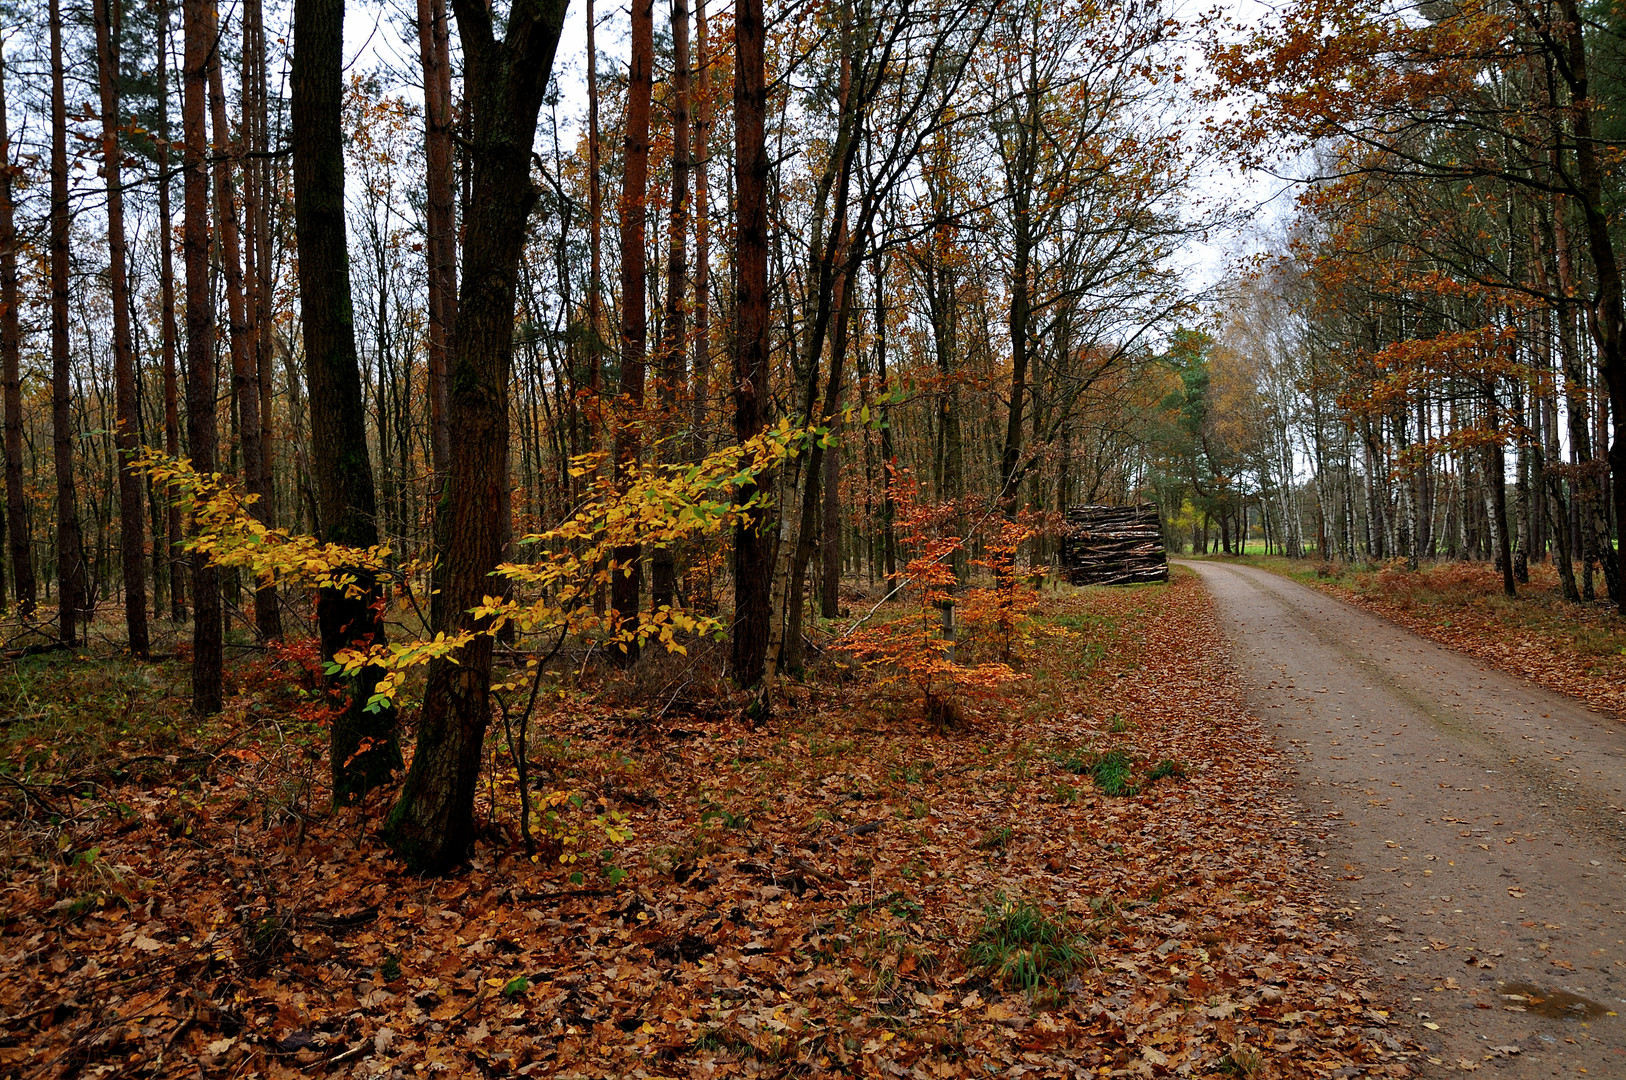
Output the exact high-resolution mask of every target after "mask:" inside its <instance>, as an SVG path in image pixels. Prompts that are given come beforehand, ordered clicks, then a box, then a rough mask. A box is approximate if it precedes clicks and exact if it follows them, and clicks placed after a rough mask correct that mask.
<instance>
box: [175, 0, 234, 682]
mask: <svg viewBox="0 0 1626 1080" xmlns="http://www.w3.org/2000/svg"><path fill="white" fill-rule="evenodd" d="M209 11H210V8H209V6H208V0H184V2H183V4H182V7H181V18H182V25H183V33H184V37H185V50H184V59H183V61H182V67H181V137H182V141H183V144H184V146H185V153H184V154H183V156H182V167H183V170H184V177H185V178H184V181H183V191H184V194H185V206H186V225H185V231H184V233H183V236H182V255H183V258H184V260H185V263H186V365H187V366H186V436H187V439H186V441H187V444H188V446H189V449H190V450H191V458H192V465H193V467H194V468H196V469H197V470H198V471H199V472H201V473H211V472H213V471H214V470H215V313H214V306H213V304H214V297H213V296H212V295H211V290H210V288H209V284H210V283H209V176H208V173H207V171H206V169H207V165H206V164H205V162H204V157H205V150H206V148H207V147H208V132H207V130H206V127H205V114H206V112H207V110H208V103H207V94H208V65H209V56H210V54H211V53H212V52H213V51H214V48H215V44H216V42H215V40H214V35H213V34H212V33H210V30H209V27H210V25H211V24H212V23H213V21H214V20H213V19H212V18H211V17H210V15H209ZM191 558H192V709H193V711H195V712H199V713H206V714H207V713H215V712H219V711H220V705H221V696H222V693H223V688H222V686H221V680H222V672H221V666H222V663H223V654H224V642H223V633H224V627H223V625H222V620H223V613H222V611H221V603H220V581H219V575H218V574H217V573H216V571H215V568H214V567H213V566H211V565H210V564H209V559H208V557H207V556H205V555H204V554H202V553H201V552H197V551H194V552H193V553H192V557H191Z"/></svg>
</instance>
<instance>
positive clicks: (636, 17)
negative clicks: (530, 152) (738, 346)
mask: <svg viewBox="0 0 1626 1080" xmlns="http://www.w3.org/2000/svg"><path fill="white" fill-rule="evenodd" d="M654 35H655V0H633V3H632V62H631V65H630V67H629V68H628V70H627V133H626V149H625V170H624V172H623V174H622V182H621V388H620V394H619V398H620V400H619V401H618V403H617V404H618V406H619V408H618V411H619V413H620V414H621V415H620V421H619V422H618V423H617V424H616V428H615V471H616V479H617V481H618V482H619V481H620V480H621V479H622V478H623V477H624V476H625V475H626V474H627V473H628V472H629V471H630V470H631V469H632V468H634V467H635V466H636V465H637V463H638V455H639V452H640V451H641V449H642V445H643V439H642V425H643V420H644V417H643V415H642V413H643V406H644V369H645V367H646V364H645V354H646V335H647V333H648V330H647V322H648V318H647V292H648V288H647V282H645V280H644V276H645V251H644V219H645V208H644V199H645V196H646V194H647V191H648V182H649V102H650V96H651V93H652V89H653V82H652V76H653V68H654V63H655V44H654ZM642 553H643V552H642V548H641V547H640V546H639V545H637V544H627V545H623V546H621V547H618V548H616V549H615V552H614V555H613V556H612V562H613V563H614V564H615V565H614V576H613V577H612V578H611V580H610V610H611V622H612V624H614V625H617V626H620V627H629V626H635V625H636V624H637V621H638V601H639V595H640V593H641V592H642V585H643V580H642V577H643V572H642V569H641V567H640V566H639V561H640V559H641V557H642ZM637 658H638V645H637V642H635V641H629V642H627V644H626V646H625V652H624V653H622V659H623V661H624V662H625V663H628V664H630V663H632V662H633V661H634V660H636V659H637Z"/></svg>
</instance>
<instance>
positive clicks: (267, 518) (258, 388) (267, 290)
mask: <svg viewBox="0 0 1626 1080" xmlns="http://www.w3.org/2000/svg"><path fill="white" fill-rule="evenodd" d="M242 70H243V74H242V85H243V92H242V98H243V123H242V134H241V136H240V138H241V140H242V142H241V146H242V147H243V149H244V151H245V153H243V154H241V155H240V160H241V162H242V168H243V221H244V229H243V236H244V244H243V252H244V254H243V271H244V279H245V286H246V287H245V295H244V301H245V305H246V312H245V316H246V321H247V324H248V331H249V341H248V366H249V370H251V371H252V372H253V373H254V386H253V387H251V388H249V389H250V390H251V391H253V392H256V393H257V396H258V399H259V400H258V402H257V405H258V408H257V409H256V410H255V411H256V413H257V414H258V416H259V421H260V430H259V457H260V468H259V473H258V475H257V476H253V477H250V478H249V490H250V491H252V492H254V493H255V494H256V495H258V496H259V502H258V503H257V505H256V509H257V512H258V516H259V520H260V521H263V522H264V523H265V524H266V525H275V524H276V520H277V513H276V511H277V507H276V486H275V483H274V473H275V470H274V468H273V457H274V455H273V448H274V446H275V442H274V436H273V430H272V422H271V420H272V417H271V410H272V405H273V401H274V396H273V394H272V379H271V376H272V371H273V367H274V365H273V359H274V357H273V349H272V340H271V331H272V321H273V308H274V307H275V287H274V283H273V280H272V250H271V213H270V207H269V205H268V204H269V202H270V199H271V164H270V156H269V154H270V142H271V135H270V117H269V115H268V108H267V102H266V85H265V83H266V71H265V21H264V16H263V12H262V10H261V3H260V0H244V2H243V69H242ZM255 616H256V620H257V622H258V629H259V632H260V636H261V637H262V638H265V639H266V640H274V639H280V638H281V637H282V609H281V606H280V604H279V601H278V599H277V591H276V585H275V584H270V585H267V586H266V587H265V588H263V589H261V590H260V591H259V594H258V595H257V596H256V597H255Z"/></svg>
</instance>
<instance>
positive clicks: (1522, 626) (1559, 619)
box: [1241, 555, 1626, 720]
mask: <svg viewBox="0 0 1626 1080" xmlns="http://www.w3.org/2000/svg"><path fill="white" fill-rule="evenodd" d="M1241 561H1244V562H1246V563H1248V564H1250V565H1254V566H1260V567H1263V568H1265V569H1267V570H1271V571H1274V572H1275V573H1279V574H1286V575H1287V576H1288V577H1291V578H1293V579H1294V580H1296V581H1300V582H1303V583H1304V584H1306V585H1313V586H1315V587H1316V588H1318V589H1322V590H1323V591H1325V592H1328V593H1331V594H1332V595H1334V596H1336V597H1338V598H1339V599H1341V600H1347V601H1349V602H1350V603H1352V604H1354V605H1356V606H1357V607H1361V608H1364V609H1366V610H1367V611H1371V612H1373V613H1374V614H1377V615H1381V616H1383V617H1384V618H1386V619H1389V620H1391V621H1393V622H1397V623H1399V624H1400V625H1401V626H1404V627H1405V628H1406V629H1408V630H1410V631H1412V632H1413V633H1415V634H1419V635H1421V636H1422V637H1425V638H1428V639H1430V640H1432V641H1437V642H1439V643H1440V644H1441V645H1444V646H1446V647H1447V648H1449V649H1455V650H1456V651H1458V652H1463V653H1467V654H1468V655H1469V656H1472V657H1475V658H1476V659H1478V660H1481V661H1483V662H1485V663H1487V664H1490V665H1491V666H1492V667H1495V668H1499V669H1500V670H1502V671H1505V672H1507V673H1509V674H1511V675H1517V676H1518V677H1520V678H1522V679H1529V680H1530V681H1531V682H1534V683H1536V684H1538V685H1540V686H1544V687H1546V688H1547V689H1549V690H1552V691H1555V692H1557V693H1560V694H1567V695H1569V696H1571V697H1575V698H1579V699H1580V700H1581V701H1584V702H1586V703H1587V704H1588V705H1589V706H1591V707H1592V708H1594V709H1597V710H1598V711H1600V712H1602V713H1604V714H1606V715H1608V716H1613V717H1615V718H1616V719H1620V720H1626V620H1623V619H1621V618H1620V616H1619V615H1618V614H1617V613H1616V612H1615V609H1614V605H1612V604H1610V603H1609V599H1608V595H1607V593H1606V592H1605V590H1604V586H1603V577H1602V575H1601V574H1600V575H1598V579H1597V582H1596V585H1597V589H1598V592H1599V593H1600V598H1599V599H1598V600H1597V601H1595V602H1592V603H1585V604H1571V603H1567V602H1566V601H1565V600H1564V597H1563V593H1562V592H1561V591H1560V589H1559V585H1558V571H1557V570H1555V569H1554V568H1553V566H1552V565H1551V564H1549V563H1538V564H1536V565H1535V566H1532V567H1531V568H1530V582H1529V584H1527V585H1521V586H1520V587H1519V595H1518V596H1517V597H1511V598H1510V597H1508V596H1505V595H1504V594H1503V592H1502V575H1501V573H1500V571H1498V570H1497V569H1496V568H1495V567H1494V566H1492V565H1491V564H1490V563H1484V562H1440V563H1425V564H1423V566H1422V567H1421V568H1420V569H1418V570H1416V571H1408V570H1407V569H1406V568H1405V563H1404V561H1403V560H1394V561H1393V562H1391V563H1386V564H1383V565H1381V566H1375V567H1374V566H1363V565H1351V564H1347V563H1338V562H1326V563H1324V562H1321V561H1319V560H1316V559H1286V558H1282V557H1281V556H1263V555H1249V556H1246V557H1245V559H1243V560H1241Z"/></svg>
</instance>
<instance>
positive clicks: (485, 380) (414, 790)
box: [305, 0, 566, 873]
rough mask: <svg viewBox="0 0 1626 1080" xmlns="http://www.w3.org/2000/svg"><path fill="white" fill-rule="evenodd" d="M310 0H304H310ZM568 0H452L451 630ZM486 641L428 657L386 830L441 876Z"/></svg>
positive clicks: (483, 556) (489, 457)
mask: <svg viewBox="0 0 1626 1080" xmlns="http://www.w3.org/2000/svg"><path fill="white" fill-rule="evenodd" d="M305 2H309V0H305ZM565 4H566V0H516V3H514V5H513V6H512V7H511V8H510V10H509V13H508V20H507V34H506V36H505V37H504V38H503V39H502V40H501V41H499V40H497V39H496V37H495V35H494V33H493V29H492V16H491V12H490V11H489V9H487V7H486V6H485V4H484V3H482V2H481V0H454V5H453V10H454V11H455V13H456V15H457V25H458V29H459V31H460V36H461V38H462V43H463V55H464V63H465V68H464V71H465V86H466V87H467V88H468V109H469V117H468V119H469V129H470V139H469V143H468V147H469V166H470V170H471V174H472V175H471V176H470V198H469V212H468V216H467V218H466V219H465V220H466V223H467V231H466V237H467V238H466V240H465V242H464V248H463V280H462V289H461V295H460V296H459V306H458V315H457V333H456V335H455V336H454V338H453V345H452V371H451V384H450V387H449V391H450V395H451V396H450V400H449V402H448V405H449V415H450V421H451V425H452V428H453V430H455V431H456V432H457V433H458V437H459V439H460V440H462V445H463V452H461V453H459V454H457V455H455V456H454V457H453V460H452V468H451V472H450V474H449V475H448V477H447V494H446V496H445V498H444V500H443V503H444V504H445V505H447V506H448V507H449V509H450V512H449V513H447V514H445V515H442V516H440V517H438V518H437V519H436V522H435V527H436V531H437V534H438V544H437V547H438V548H439V550H440V551H441V552H443V553H444V554H445V559H446V572H445V577H444V584H443V585H442V589H443V590H444V591H445V593H446V594H447V596H446V610H447V611H448V612H449V613H453V612H455V613H456V616H455V617H456V622H455V624H454V625H452V626H450V627H448V630H456V629H460V628H468V629H474V630H477V631H479V630H482V629H483V628H484V625H483V624H481V623H476V622H475V621H474V620H473V618H472V616H470V615H469V614H468V612H469V610H470V609H472V608H473V607H475V605H477V604H478V603H479V602H480V600H481V598H482V597H483V596H485V595H486V594H487V593H489V592H490V591H491V572H492V570H493V569H494V568H495V567H496V566H497V563H498V561H499V560H500V559H501V557H502V550H503V544H504V542H505V540H506V537H507V531H508V530H507V523H506V522H505V521H504V520H503V518H504V516H505V514H506V501H505V500H504V499H503V498H502V494H503V492H504V490H505V488H506V484H507V474H508V426H509V425H508V388H509V381H510V377H509V374H510V367H511V364H512V360H513V350H514V300H515V289H516V283H517V281H518V276H519V260H520V255H521V253H522V251H523V249H524V244H525V221H526V218H527V216H528V215H529V213H530V210H531V207H532V205H533V204H534V203H535V201H536V193H535V190H534V188H533V187H532V185H531V179H530V167H531V143H532V141H533V139H534V138H535V135H536V120H537V114H538V112H539V111H540V109H541V107H542V96H543V93H544V92H545V90H546V89H547V85H548V79H549V76H550V74H551V72H552V69H553V56H554V50H555V48H556V47H557V45H558V43H559V31H560V28H561V27H562V26H563V24H564V17H565ZM491 659H492V639H491V638H490V637H489V636H488V635H486V634H484V633H480V634H479V635H478V636H477V637H476V638H475V640H474V641H473V642H472V643H471V644H470V645H469V646H467V647H466V648H465V649H463V650H462V652H461V653H460V654H459V655H458V657H457V658H456V662H455V663H454V662H453V661H452V660H449V659H440V660H436V661H434V662H433V663H432V664H430V666H429V678H428V685H427V687H426V688H425V691H424V704H423V715H422V718H421V720H420V721H419V725H418V744H417V749H416V750H415V751H414V753H413V757H412V768H411V770H410V771H409V772H408V773H407V778H406V782H405V784H404V785H403V787H402V789H401V797H400V799H399V801H397V803H396V804H395V807H394V809H393V810H391V812H390V817H389V820H388V822H387V823H386V825H385V836H386V838H387V839H388V841H389V843H390V845H391V846H392V847H394V848H395V850H396V851H397V852H398V853H399V854H400V855H401V857H402V858H404V859H405V860H406V862H407V864H408V865H409V866H411V867H412V868H413V869H414V870H416V871H419V872H427V873H438V872H442V871H445V870H447V869H449V868H450V867H452V866H454V865H455V864H456V863H457V862H458V861H459V860H461V859H462V858H463V856H464V854H465V853H466V852H467V851H468V847H469V844H470V843H471V842H472V840H473V838H474V791H475V787H476V785H477V784H478V782H479V779H480V761H481V752H482V747H483V746H484V742H485V732H486V726H487V724H488V723H489V722H490V720H491V701H490V695H491Z"/></svg>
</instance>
